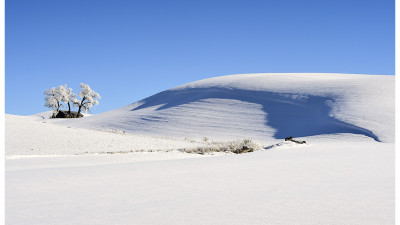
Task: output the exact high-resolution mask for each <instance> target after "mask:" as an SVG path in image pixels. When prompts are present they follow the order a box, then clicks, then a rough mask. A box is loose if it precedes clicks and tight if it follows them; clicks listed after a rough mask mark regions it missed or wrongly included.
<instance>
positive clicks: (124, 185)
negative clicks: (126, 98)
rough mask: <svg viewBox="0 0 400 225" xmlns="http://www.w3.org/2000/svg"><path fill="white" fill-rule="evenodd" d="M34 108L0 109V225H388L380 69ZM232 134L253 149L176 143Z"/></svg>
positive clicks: (390, 148)
mask: <svg viewBox="0 0 400 225" xmlns="http://www.w3.org/2000/svg"><path fill="white" fill-rule="evenodd" d="M41 115H42V116H44V115H43V114H41ZM41 115H35V116H28V117H24V116H15V115H6V123H5V125H6V139H5V141H6V143H5V144H6V187H5V188H6V211H5V212H6V224H39V225H40V224H274V225H276V224H285V225H286V224H299V225H300V224H304V225H309V224H363V225H368V224H371V225H372V224H373V225H375V224H394V194H395V191H394V77H393V76H366V75H347V74H346V75H343V74H250V75H235V76H225V77H218V78H213V79H207V80H203V81H197V82H193V83H190V84H187V85H183V86H180V87H177V88H173V89H171V90H167V91H165V92H162V93H159V94H157V95H154V96H151V97H149V98H147V99H144V100H143V101H140V102H138V103H134V104H132V105H128V106H126V107H123V108H120V109H117V110H114V111H110V112H107V113H103V114H99V115H93V116H91V117H85V118H82V119H70V120H67V119H65V120H54V119H53V120H51V119H43V118H42V117H40V116H41ZM44 117H46V116H44ZM124 131H125V133H124ZM286 134H287V136H290V135H293V136H295V137H298V139H299V140H306V141H307V144H306V145H298V144H294V143H291V142H289V143H288V142H284V141H283V140H282V136H285V135H286ZM203 137H208V138H209V139H210V140H208V141H204V140H203ZM245 137H249V138H251V139H253V140H255V141H257V142H258V143H260V144H261V145H262V146H263V147H264V150H262V151H256V152H253V153H247V154H240V155H235V154H216V155H197V154H188V153H182V152H180V151H178V149H181V148H195V147H201V146H204V145H205V144H206V143H209V142H211V141H212V140H232V139H236V138H245ZM111 153H115V154H111Z"/></svg>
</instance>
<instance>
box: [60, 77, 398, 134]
mask: <svg viewBox="0 0 400 225" xmlns="http://www.w3.org/2000/svg"><path fill="white" fill-rule="evenodd" d="M393 99H394V77H393V76H377V75H353V74H242V75H231V76H223V77H217V78H211V79H206V80H201V81H196V82H192V83H189V84H186V85H182V86H179V87H176V88H172V89H170V90H166V91H164V92H161V93H158V94H155V95H153V96H151V97H148V98H146V99H143V100H142V101H139V102H136V103H133V104H131V105H128V106H125V107H123V108H120V109H117V110H113V111H110V112H106V113H103V114H99V115H95V116H92V117H88V118H82V119H79V120H67V121H62V122H61V123H64V124H68V125H69V126H77V127H87V128H93V129H121V130H124V131H126V132H129V133H136V134H148V135H156V136H166V137H190V138H199V137H205V136H207V137H211V138H214V139H232V138H243V137H248V138H252V139H255V140H258V141H261V142H271V141H274V140H275V139H283V138H285V137H287V136H294V137H307V136H315V135H324V134H337V133H352V134H361V135H365V136H368V137H370V138H372V139H374V140H375V141H384V142H392V141H393V134H394V126H393V121H394V102H393Z"/></svg>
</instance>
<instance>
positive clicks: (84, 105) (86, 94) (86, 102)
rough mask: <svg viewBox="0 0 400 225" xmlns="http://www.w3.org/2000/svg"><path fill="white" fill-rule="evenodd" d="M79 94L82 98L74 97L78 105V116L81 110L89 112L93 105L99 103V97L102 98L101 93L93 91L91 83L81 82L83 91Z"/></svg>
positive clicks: (74, 101)
mask: <svg viewBox="0 0 400 225" xmlns="http://www.w3.org/2000/svg"><path fill="white" fill-rule="evenodd" d="M79 96H80V97H81V98H82V100H78V99H76V98H75V99H74V100H73V103H74V105H75V106H77V107H78V114H77V115H78V116H79V113H81V110H84V111H85V112H87V110H89V109H90V108H91V107H92V106H94V105H97V104H99V101H98V100H97V99H100V98H101V97H100V94H99V93H96V92H95V91H93V90H92V89H91V88H90V86H89V85H87V84H84V83H81V91H80V92H79Z"/></svg>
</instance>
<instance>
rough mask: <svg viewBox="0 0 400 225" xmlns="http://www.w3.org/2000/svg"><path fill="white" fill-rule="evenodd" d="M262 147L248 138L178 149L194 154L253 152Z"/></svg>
mask: <svg viewBox="0 0 400 225" xmlns="http://www.w3.org/2000/svg"><path fill="white" fill-rule="evenodd" d="M260 149H262V147H261V146H260V145H259V144H257V143H255V142H253V141H252V140H250V139H242V140H235V141H229V142H211V143H208V144H207V145H206V146H202V147H197V148H190V149H180V151H182V152H186V153H194V154H202V155H204V154H210V153H215V152H224V153H235V154H242V153H248V152H254V151H257V150H260Z"/></svg>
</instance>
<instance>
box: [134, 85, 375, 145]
mask: <svg viewBox="0 0 400 225" xmlns="http://www.w3.org/2000/svg"><path fill="white" fill-rule="evenodd" d="M209 98H217V99H233V100H239V101H245V102H250V103H256V104H259V105H262V109H263V111H264V112H265V113H266V114H267V118H266V121H267V122H266V125H267V126H270V127H272V128H275V129H276V133H275V134H274V138H277V139H284V138H285V137H288V136H293V137H306V136H313V135H321V134H335V133H353V134H362V135H365V136H368V137H371V138H373V139H374V140H375V141H379V138H378V137H377V136H376V135H375V134H374V133H373V132H371V131H370V130H367V129H364V128H362V127H358V126H355V125H352V124H349V123H346V122H343V121H340V120H338V119H336V118H333V117H331V116H330V115H329V113H330V111H331V107H330V106H329V104H328V102H334V99H333V98H329V97H319V96H311V95H309V96H300V97H299V96H294V95H289V94H277V93H273V92H265V91H251V90H240V89H228V88H222V87H221V88H220V87H213V88H190V89H183V90H168V91H164V92H160V93H158V94H155V95H153V96H150V97H148V98H146V99H144V100H142V103H143V104H142V105H140V106H138V107H136V108H134V109H132V111H135V110H140V109H144V108H147V107H152V106H157V105H161V106H160V107H159V108H158V109H157V110H164V109H168V108H172V107H176V106H179V105H183V104H188V103H191V102H196V101H201V100H204V99H209Z"/></svg>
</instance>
